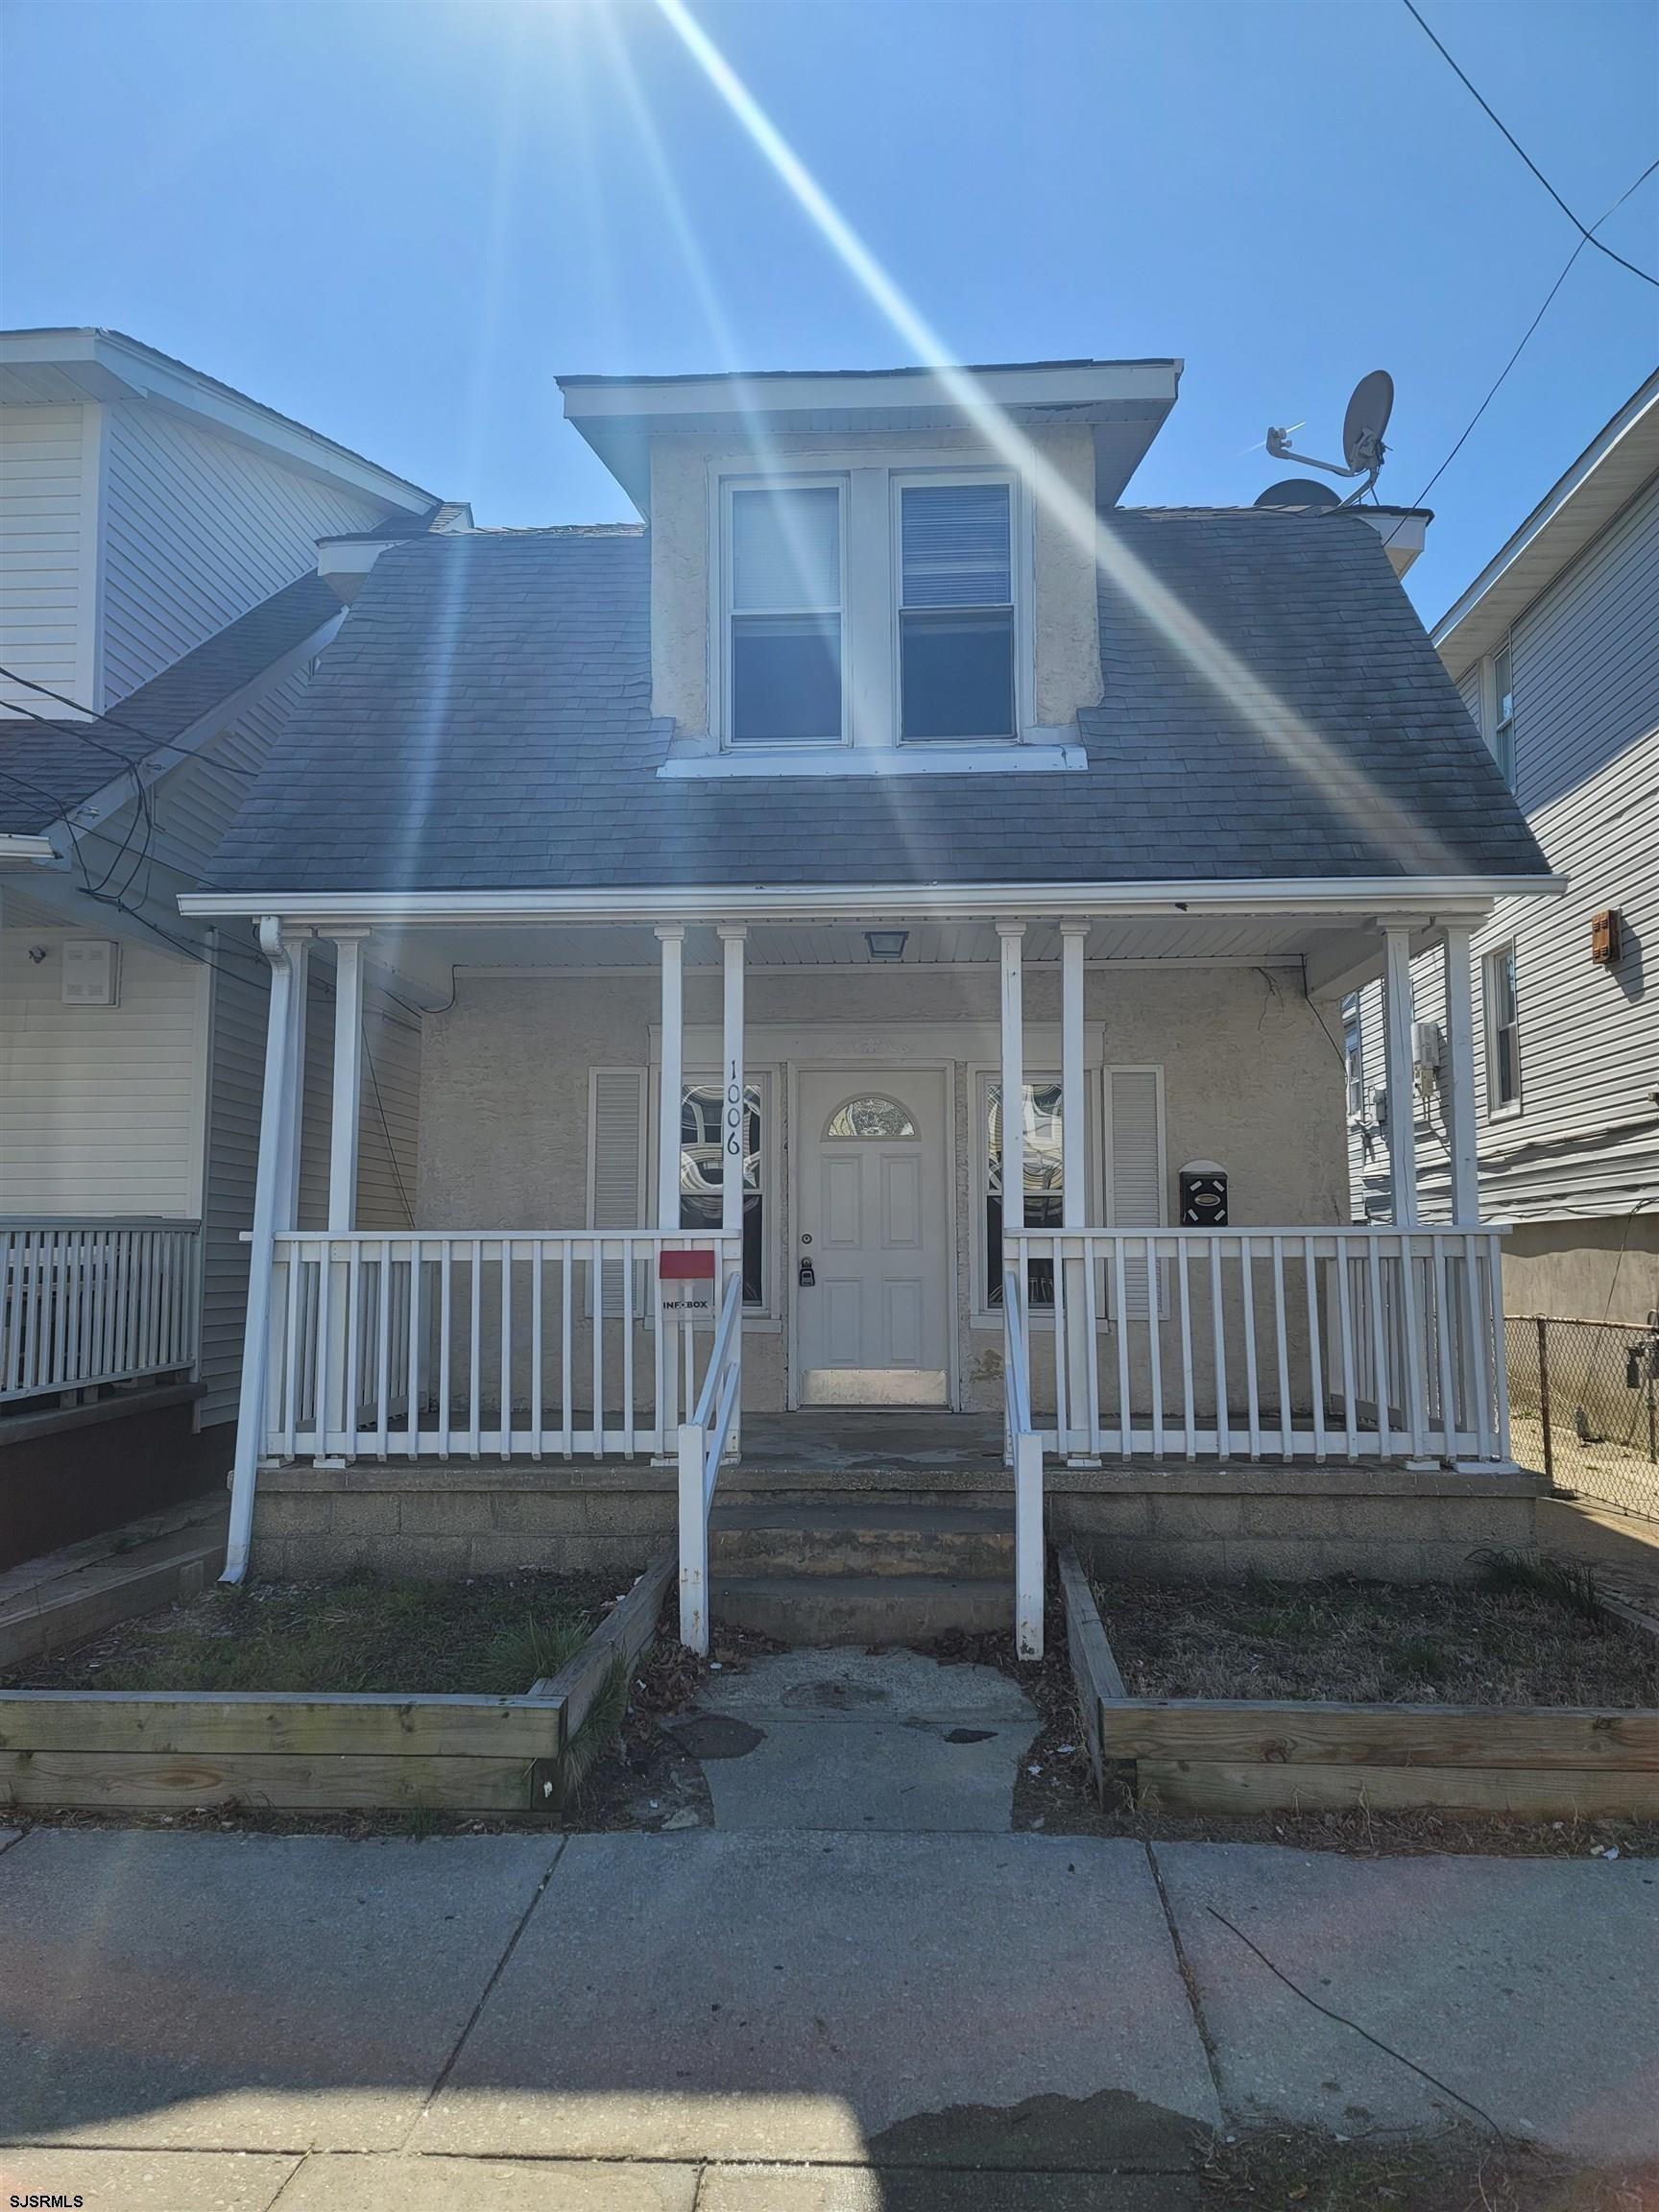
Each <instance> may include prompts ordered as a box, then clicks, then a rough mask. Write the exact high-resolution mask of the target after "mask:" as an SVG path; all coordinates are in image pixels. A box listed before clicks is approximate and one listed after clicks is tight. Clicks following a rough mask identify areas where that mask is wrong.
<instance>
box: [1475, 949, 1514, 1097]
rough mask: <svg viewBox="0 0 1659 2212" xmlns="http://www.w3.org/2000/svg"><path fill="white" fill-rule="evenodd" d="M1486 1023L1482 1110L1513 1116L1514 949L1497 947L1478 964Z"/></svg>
mask: <svg viewBox="0 0 1659 2212" xmlns="http://www.w3.org/2000/svg"><path fill="white" fill-rule="evenodd" d="M1481 998H1482V1000H1483V1011H1484V1014H1485V1022H1486V1110H1487V1112H1488V1113H1489V1114H1513V1113H1517V1112H1519V1110H1520V1106H1521V1001H1520V995H1519V992H1518V990H1517V987H1516V978H1515V947H1514V944H1513V943H1512V942H1511V943H1510V944H1508V945H1500V946H1499V947H1498V948H1497V949H1496V950H1494V951H1491V952H1488V953H1487V955H1486V957H1485V960H1484V961H1483V962H1482V963H1481Z"/></svg>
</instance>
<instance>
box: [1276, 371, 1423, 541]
mask: <svg viewBox="0 0 1659 2212" xmlns="http://www.w3.org/2000/svg"><path fill="white" fill-rule="evenodd" d="M1393 411H1394V379H1393V377H1392V376H1390V375H1389V373H1388V372H1387V370H1386V369H1373V370H1372V372H1371V373H1370V375H1369V376H1361V377H1360V379H1359V381H1358V384H1356V385H1355V387H1354V397H1352V398H1351V399H1350V400H1349V402H1348V412H1347V414H1346V415H1345V416H1344V417H1343V419H1342V456H1343V460H1342V462H1336V461H1321V460H1319V459H1318V458H1317V457H1316V456H1315V455H1314V454H1311V453H1298V452H1297V451H1296V450H1295V448H1294V447H1293V446H1292V445H1291V444H1290V433H1289V431H1288V430H1269V431H1268V433H1267V450H1268V452H1269V453H1271V454H1272V456H1273V458H1274V460H1275V461H1294V462H1296V463H1297V464H1298V465H1299V466H1300V467H1302V468H1304V469H1324V470H1325V472H1326V474H1327V475H1329V476H1363V477H1364V479H1365V481H1364V483H1363V484H1361V485H1360V486H1359V489H1358V491H1357V492H1350V493H1349V494H1348V496H1347V498H1346V499H1344V500H1343V501H1342V505H1343V506H1344V507H1352V506H1353V504H1354V502H1355V501H1356V500H1357V499H1362V498H1363V497H1364V496H1365V494H1366V493H1367V492H1369V491H1370V490H1371V489H1372V487H1373V486H1374V485H1375V484H1376V482H1377V479H1378V477H1379V476H1380V475H1381V474H1382V473H1383V462H1384V461H1385V460H1386V459H1387V457H1388V448H1387V446H1386V445H1384V444H1383V431H1384V430H1386V429H1387V427H1388V418H1389V416H1390V415H1391V414H1392V413H1393ZM1343 463H1345V464H1346V466H1344V465H1343Z"/></svg>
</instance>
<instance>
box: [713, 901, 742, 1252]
mask: <svg viewBox="0 0 1659 2212" xmlns="http://www.w3.org/2000/svg"><path fill="white" fill-rule="evenodd" d="M748 934H749V932H748V931H747V929H744V928H741V927H738V926H733V927H731V928H723V929H721V931H720V932H719V936H720V943H721V947H722V949H723V952H724V961H723V972H722V998H721V1036H722V1045H723V1055H722V1056H723V1059H724V1062H725V1068H724V1080H725V1101H724V1104H723V1106H722V1108H721V1125H720V1126H721V1146H720V1226H721V1228H722V1229H723V1230H724V1231H725V1233H726V1235H727V1236H728V1237H741V1236H742V1234H743V1119H744V1115H743V1091H744V1085H743V941H744V939H745V938H746V937H747V936H748Z"/></svg>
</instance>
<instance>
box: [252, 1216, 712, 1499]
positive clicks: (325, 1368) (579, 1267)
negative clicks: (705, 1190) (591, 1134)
mask: <svg viewBox="0 0 1659 2212" xmlns="http://www.w3.org/2000/svg"><path fill="white" fill-rule="evenodd" d="M710 1249H711V1250H712V1251H713V1252H714V1254H715V1267H716V1277H717V1279H716V1283H715V1286H714V1287H715V1291H716V1293H717V1294H718V1293H719V1292H720V1290H721V1289H722V1288H723V1286H724V1284H725V1283H726V1282H729V1281H730V1280H731V1279H732V1278H733V1275H736V1274H738V1273H739V1272H740V1268H741V1257H740V1251H739V1242H738V1239H736V1238H726V1237H724V1236H722V1235H720V1234H719V1233H714V1234H711V1235H710V1234H697V1233H694V1232H691V1231H686V1232H685V1233H684V1234H679V1235H673V1236H662V1235H660V1234H658V1233H657V1232H656V1231H654V1230H637V1231H634V1230H629V1231H615V1230H606V1231H599V1230H582V1231H575V1232H568V1231H552V1230H548V1231H529V1230H525V1231H518V1230H512V1231H503V1230H499V1229H493V1230H479V1231H472V1232H469V1233H463V1232H457V1231H447V1230H446V1231H444V1232H442V1233H439V1232H428V1231H425V1230H421V1231H417V1232H413V1233H411V1232H407V1231H406V1232H404V1233H403V1234H402V1235H400V1236H381V1235H378V1234H373V1233H369V1232H364V1231H353V1232H351V1233H350V1234H349V1235H348V1234H340V1235H332V1234H329V1233H326V1232H324V1231H320V1230H319V1231H305V1232H301V1233H285V1234H282V1235H278V1236H277V1237H276V1238H275V1239H274V1244H273V1255H272V1270H273V1272H272V1286H271V1290H272V1295H271V1323H270V1353H269V1358H268V1360H267V1366H266V1390H265V1422H264V1437H263V1451H264V1455H265V1456H266V1457H270V1458H283V1459H293V1458H320V1459H346V1460H349V1459H357V1458H363V1457H373V1458H377V1459H388V1458H392V1457H403V1458H411V1459H413V1458H417V1457H420V1456H423V1455H424V1456H428V1457H438V1458H450V1457H456V1456H460V1455H466V1456H467V1457H469V1458H474V1459H476V1458H479V1457H482V1456H483V1455H486V1454H489V1455H492V1456H499V1457H500V1458H503V1459H509V1458H512V1457H513V1456H514V1455H525V1456H527V1457H529V1458H531V1459H540V1458H542V1457H543V1456H545V1455H563V1456H564V1457H565V1458H570V1457H572V1456H574V1455H576V1454H578V1453H583V1454H590V1455H592V1456H593V1457H595V1458H598V1457H601V1456H603V1455H605V1454H607V1453H615V1454H620V1455H622V1456H623V1457H632V1456H634V1455H637V1454H639V1453H651V1454H661V1455H667V1454H669V1453H671V1452H672V1451H673V1450H674V1449H675V1445H676V1441H677V1429H678V1415H677V1411H676V1408H677V1407H679V1406H680V1405H683V1404H685V1405H689V1404H691V1403H692V1402H693V1401H694V1400H695V1397H696V1393H697V1389H698V1385H699V1383H700V1380H701V1376H702V1370H703V1367H704V1365H705V1364H706V1362H707V1358H708V1348H709V1346H710V1345H711V1344H712V1343H713V1342H714V1340H715V1331H714V1329H713V1328H712V1326H701V1327H699V1326H696V1325H694V1324H692V1323H689V1322H684V1323H683V1322H682V1320H681V1318H680V1316H679V1315H678V1314H677V1313H674V1312H669V1313H664V1312H663V1310H662V1305H661V1300H662V1286H661V1281H660V1278H659V1273H658V1260H659V1256H660V1255H661V1253H662V1252H664V1251H670V1252H684V1251H704V1252H707V1251H709V1250H710ZM711 1320H712V1316H711V1315H710V1316H709V1321H710V1322H711Z"/></svg>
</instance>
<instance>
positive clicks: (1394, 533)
mask: <svg viewBox="0 0 1659 2212" xmlns="http://www.w3.org/2000/svg"><path fill="white" fill-rule="evenodd" d="M1410 4H1411V0H1406V5H1407V7H1409V6H1410ZM1656 169H1659V161H1649V162H1648V164H1647V168H1646V169H1644V170H1643V172H1642V174H1641V176H1640V177H1638V178H1637V180H1636V181H1635V182H1634V183H1633V184H1628V185H1626V186H1625V188H1624V190H1623V192H1621V193H1620V195H1619V197H1618V199H1617V200H1615V201H1614V203H1613V204H1612V206H1611V207H1609V208H1608V210H1607V214H1606V215H1601V216H1599V217H1598V219H1597V221H1596V223H1595V224H1594V225H1593V226H1592V229H1594V230H1599V228H1601V225H1602V224H1603V223H1605V222H1606V220H1607V216H1608V215H1614V214H1617V213H1618V211H1619V209H1620V208H1621V207H1623V204H1624V203H1625V201H1626V200H1628V199H1629V197H1630V195H1631V193H1632V192H1636V191H1639V190H1640V189H1641V187H1642V186H1643V185H1644V184H1646V183H1647V180H1648V178H1649V177H1651V176H1652V174H1653V172H1654V171H1655V170H1656ZM1586 241H1588V243H1589V244H1591V245H1596V244H1598V243H1599V241H1598V240H1597V239H1595V238H1594V237H1591V236H1590V235H1589V233H1586V237H1585V238H1580V239H1579V241H1578V243H1577V245H1576V246H1575V247H1574V249H1573V251H1572V252H1571V253H1569V254H1568V256H1567V258H1566V260H1565V261H1564V262H1563V263H1562V266H1561V274H1560V275H1559V276H1557V277H1556V279H1555V281H1554V283H1553V284H1551V287H1550V289H1549V291H1548V292H1546V293H1545V295H1544V303H1543V305H1542V306H1541V307H1540V308H1539V310H1538V312H1537V314H1536V315H1534V316H1533V318H1532V320H1531V322H1530V323H1528V324H1527V327H1526V329H1525V330H1524V331H1523V332H1522V333H1521V341H1520V344H1519V345H1518V346H1517V347H1516V349H1515V350H1514V352H1513V353H1511V354H1510V356H1509V358H1508V360H1507V361H1505V362H1504V364H1503V368H1502V369H1500V370H1499V372H1498V374H1497V375H1496V377H1494V379H1493V381H1492V384H1491V386H1490V388H1489V390H1488V391H1487V394H1486V397H1485V398H1484V399H1482V400H1481V402H1480V404H1479V407H1477V408H1476V410H1475V412H1474V414H1473V415H1471V416H1470V418H1469V420H1468V421H1467V422H1466V423H1465V424H1464V425H1463V429H1462V432H1461V435H1460V436H1459V437H1458V440H1457V443H1456V444H1455V445H1454V446H1453V448H1452V450H1451V452H1450V453H1448V454H1447V456H1446V458H1445V460H1444V461H1442V462H1441V464H1440V466H1439V468H1438V469H1435V471H1434V473H1433V475H1432V476H1431V477H1430V479H1429V481H1428V483H1427V484H1425V485H1424V487H1423V489H1422V491H1421V492H1419V493H1418V494H1417V496H1416V498H1415V499H1413V500H1412V502H1411V505H1412V506H1413V507H1421V506H1422V504H1423V502H1424V500H1425V499H1427V498H1428V496H1429V494H1430V493H1431V492H1432V491H1433V489H1434V487H1435V485H1436V484H1438V483H1439V481H1440V479H1441V477H1442V476H1444V475H1445V473H1446V471H1447V469H1450V468H1451V466H1452V464H1453V462H1454V461H1455V460H1456V458H1457V456H1458V454H1459V453H1460V452H1461V451H1462V450H1463V447H1464V445H1466V444H1467V442H1468V438H1469V433H1470V432H1471V431H1472V430H1473V429H1474V427H1475V425H1476V423H1477V422H1479V420H1480V418H1481V416H1482V415H1484V414H1485V412H1486V410H1487V408H1488V407H1490V406H1491V404H1492V402H1493V400H1494V399H1496V398H1497V397H1498V394H1499V392H1500V391H1501V390H1502V389H1503V383H1504V381H1505V379H1506V378H1507V376H1508V374H1509V372H1510V370H1511V369H1513V368H1514V366H1515V364H1516V362H1517V361H1519V360H1520V358H1521V356H1522V354H1523V353H1524V352H1525V351H1526V350H1527V344H1528V342H1529V340H1530V339H1531V336H1532V333H1533V331H1534V330H1536V329H1537V327H1538V325H1539V324H1540V323H1542V322H1543V320H1544V317H1545V315H1546V314H1547V313H1548V312H1549V308H1550V303H1551V301H1552V300H1553V299H1554V297H1555V295H1556V293H1557V292H1559V291H1560V289H1561V287H1562V285H1563V284H1565V283H1566V281H1567V279H1568V277H1569V276H1571V275H1572V272H1573V265H1574V263H1575V261H1576V260H1577V258H1578V256H1579V254H1580V253H1582V252H1583V251H1584V247H1585V244H1586ZM1405 523H1406V517H1405V516H1404V515H1403V516H1402V517H1400V520H1399V521H1398V522H1396V523H1395V525H1394V527H1393V529H1392V530H1390V531H1389V533H1388V535H1387V537H1386V538H1385V539H1384V540H1383V544H1384V545H1392V544H1393V542H1394V541H1395V539H1396V538H1397V537H1398V536H1399V535H1400V532H1401V530H1402V529H1403V528H1404V527H1405Z"/></svg>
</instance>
